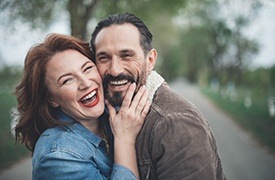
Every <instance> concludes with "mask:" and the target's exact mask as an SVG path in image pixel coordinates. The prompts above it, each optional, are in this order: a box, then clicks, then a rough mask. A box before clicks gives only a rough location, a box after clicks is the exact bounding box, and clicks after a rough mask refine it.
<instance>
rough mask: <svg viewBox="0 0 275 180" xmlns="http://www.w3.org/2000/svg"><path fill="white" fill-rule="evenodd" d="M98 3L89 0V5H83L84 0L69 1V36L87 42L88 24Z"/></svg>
mask: <svg viewBox="0 0 275 180" xmlns="http://www.w3.org/2000/svg"><path fill="white" fill-rule="evenodd" d="M98 2H99V0H91V2H90V3H84V0H69V2H68V11H69V15H70V26H71V35H73V36H77V37H79V38H81V39H82V40H88V37H87V27H88V22H89V20H90V18H91V17H92V14H93V12H94V9H95V7H96V5H97V3H98Z"/></svg>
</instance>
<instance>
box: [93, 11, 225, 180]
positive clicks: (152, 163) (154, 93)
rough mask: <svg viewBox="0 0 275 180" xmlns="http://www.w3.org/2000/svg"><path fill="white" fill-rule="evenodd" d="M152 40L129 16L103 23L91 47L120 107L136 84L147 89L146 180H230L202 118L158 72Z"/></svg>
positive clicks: (140, 146)
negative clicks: (226, 178) (149, 107)
mask: <svg viewBox="0 0 275 180" xmlns="http://www.w3.org/2000/svg"><path fill="white" fill-rule="evenodd" d="M151 43H152V34H151V33H150V31H149V30H148V28H147V27H146V26H145V25H144V23H143V22H142V21H141V20H140V19H139V18H137V17H136V16H134V15H132V14H129V13H125V14H116V15H112V16H109V17H108V18H107V19H105V20H102V21H100V22H99V23H98V25H97V27H96V29H95V30H94V32H93V34H92V39H91V46H92V50H93V51H94V52H95V62H96V65H97V68H98V70H99V72H100V74H101V76H102V78H103V84H104V89H105V96H106V98H107V99H108V100H109V102H110V103H111V104H112V105H113V106H114V107H119V106H120V105H121V102H122V100H123V97H124V95H125V92H126V90H127V89H128V87H129V86H130V84H131V83H132V82H135V83H136V84H137V89H138V88H139V87H141V86H142V85H144V84H146V86H147V89H148V91H149V95H150V98H151V100H152V105H151V109H150V112H149V114H148V115H147V117H146V120H145V124H144V126H143V128H142V130H141V132H140V134H139V136H138V138H137V141H136V148H137V158H138V163H139V164H138V165H139V171H140V177H141V179H176V180H178V179H202V180H205V179H211V180H213V179H225V177H224V174H223V171H222V167H221V162H220V158H219V156H218V153H217V147H216V143H215V139H214V137H213V134H212V132H211V130H210V128H209V125H208V123H207V122H206V120H205V119H204V118H203V116H202V114H201V113H200V112H199V111H198V110H197V109H196V107H194V105H192V104H191V103H189V102H188V101H186V100H185V99H184V98H182V97H180V96H179V95H177V94H175V93H174V92H173V91H172V90H171V89H170V88H169V87H168V85H167V84H166V83H165V82H164V79H163V78H162V77H161V76H160V75H159V74H158V73H157V72H155V71H154V70H153V69H154V66H155V63H156V60H157V51H156V50H155V49H153V48H152V45H151Z"/></svg>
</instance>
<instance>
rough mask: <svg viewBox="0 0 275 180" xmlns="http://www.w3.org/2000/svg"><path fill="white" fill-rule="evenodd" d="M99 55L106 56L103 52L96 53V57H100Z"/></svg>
mask: <svg viewBox="0 0 275 180" xmlns="http://www.w3.org/2000/svg"><path fill="white" fill-rule="evenodd" d="M100 55H107V53H106V52H104V51H101V52H98V53H96V56H100Z"/></svg>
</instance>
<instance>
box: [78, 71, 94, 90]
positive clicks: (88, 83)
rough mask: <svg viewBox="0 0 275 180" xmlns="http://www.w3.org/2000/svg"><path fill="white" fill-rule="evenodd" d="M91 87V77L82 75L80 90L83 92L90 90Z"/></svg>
mask: <svg viewBox="0 0 275 180" xmlns="http://www.w3.org/2000/svg"><path fill="white" fill-rule="evenodd" d="M90 86H91V80H90V79H89V77H87V76H86V75H82V76H81V77H80V78H79V87H78V88H79V89H80V90H83V89H86V88H89V87H90Z"/></svg>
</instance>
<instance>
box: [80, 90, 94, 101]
mask: <svg viewBox="0 0 275 180" xmlns="http://www.w3.org/2000/svg"><path fill="white" fill-rule="evenodd" d="M95 94H96V91H92V92H91V93H90V94H88V95H87V96H85V97H84V98H82V101H86V100H88V99H90V98H92V97H93V96H94V95H95Z"/></svg>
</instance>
